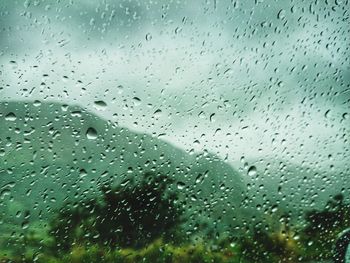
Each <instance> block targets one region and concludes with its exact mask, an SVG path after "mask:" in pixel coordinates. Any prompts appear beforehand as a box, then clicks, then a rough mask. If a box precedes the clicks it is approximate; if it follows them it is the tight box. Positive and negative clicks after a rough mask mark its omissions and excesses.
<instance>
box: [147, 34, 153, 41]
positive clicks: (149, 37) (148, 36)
mask: <svg viewBox="0 0 350 263" xmlns="http://www.w3.org/2000/svg"><path fill="white" fill-rule="evenodd" d="M146 40H147V41H150V40H152V35H151V34H150V33H147V34H146Z"/></svg>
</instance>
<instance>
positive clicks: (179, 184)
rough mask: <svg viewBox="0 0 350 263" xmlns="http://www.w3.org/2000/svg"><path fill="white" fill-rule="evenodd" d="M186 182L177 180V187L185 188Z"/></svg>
mask: <svg viewBox="0 0 350 263" xmlns="http://www.w3.org/2000/svg"><path fill="white" fill-rule="evenodd" d="M185 186H186V184H185V183H183V182H178V183H177V189H179V190H183V189H184V188H185Z"/></svg>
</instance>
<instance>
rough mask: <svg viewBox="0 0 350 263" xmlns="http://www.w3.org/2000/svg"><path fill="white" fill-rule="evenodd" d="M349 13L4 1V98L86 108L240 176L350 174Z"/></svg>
mask: <svg viewBox="0 0 350 263" xmlns="http://www.w3.org/2000/svg"><path fill="white" fill-rule="evenodd" d="M349 7H350V4H349V2H348V1H347V0H343V1H338V0H337V1H264V0H255V1H253V0H252V1H243V0H241V1H235V0H227V1H224V0H216V1H215V0H200V1H195V0H191V1H190V0H188V1H183V0H178V1H162V0H158V1H133V0H130V1H112V0H111V1H107V0H105V1H93V0H90V1H87V0H84V1H83V0H81V1H53V0H52V1H42V0H41V1H39V0H33V1H14V0H3V1H1V3H0V12H1V13H0V29H1V30H0V100H2V101H8V100H31V101H34V100H48V101H59V102H64V103H73V104H80V105H82V106H84V107H87V108H89V109H90V110H92V111H94V112H96V113H97V114H99V115H100V116H102V117H104V118H106V119H109V120H111V121H113V122H117V123H118V124H119V125H120V126H123V127H128V128H130V129H132V130H135V131H139V132H145V133H148V134H153V135H154V136H159V137H160V138H161V139H163V140H166V141H168V142H171V143H172V144H174V145H177V146H178V147H181V148H183V149H185V150H187V151H190V150H192V149H193V150H194V151H202V150H204V149H206V150H208V151H210V152H213V153H216V154H218V155H219V156H220V157H222V158H226V159H227V160H228V161H229V162H230V163H232V164H235V165H237V163H239V162H240V160H241V157H242V156H245V158H246V159H250V158H253V159H256V158H262V159H270V158H278V159H284V160H289V161H291V162H295V163H298V164H304V165H308V166H313V167H315V168H318V169H320V168H322V169H328V168H329V167H330V166H331V165H334V166H335V168H339V169H341V170H344V169H349V166H348V164H347V163H349V161H350V153H349V148H350V147H349V139H350V138H349V135H350V64H349V58H350V40H349V36H350V21H349V11H348V10H350V8H349ZM95 101H104V102H105V103H106V104H107V106H106V107H101V105H100V106H98V105H96V104H95V103H94V102H95ZM100 104H101V103H100Z"/></svg>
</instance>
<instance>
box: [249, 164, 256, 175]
mask: <svg viewBox="0 0 350 263" xmlns="http://www.w3.org/2000/svg"><path fill="white" fill-rule="evenodd" d="M256 174H257V170H256V167H255V166H254V165H253V166H250V167H249V169H248V175H249V176H254V175H256Z"/></svg>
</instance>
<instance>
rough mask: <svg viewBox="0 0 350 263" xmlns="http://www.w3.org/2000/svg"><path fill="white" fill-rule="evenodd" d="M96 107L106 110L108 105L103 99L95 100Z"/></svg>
mask: <svg viewBox="0 0 350 263" xmlns="http://www.w3.org/2000/svg"><path fill="white" fill-rule="evenodd" d="M94 104H95V108H96V109H98V110H104V109H105V108H106V107H107V103H106V102H104V101H103V100H97V101H95V102H94Z"/></svg>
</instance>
